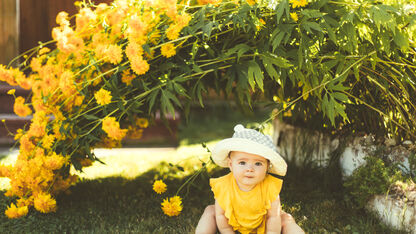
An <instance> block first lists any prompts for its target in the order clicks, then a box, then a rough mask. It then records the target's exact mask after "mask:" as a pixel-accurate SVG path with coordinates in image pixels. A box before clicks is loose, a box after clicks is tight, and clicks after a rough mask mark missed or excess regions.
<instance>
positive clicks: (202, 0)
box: [198, 0, 222, 5]
mask: <svg viewBox="0 0 416 234" xmlns="http://www.w3.org/2000/svg"><path fill="white" fill-rule="evenodd" d="M220 2H222V0H198V4H199V5H206V4H212V5H217V4H219V3H220Z"/></svg>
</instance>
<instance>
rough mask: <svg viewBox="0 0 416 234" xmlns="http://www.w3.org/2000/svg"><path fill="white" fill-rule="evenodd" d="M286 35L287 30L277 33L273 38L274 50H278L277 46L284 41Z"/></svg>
mask: <svg viewBox="0 0 416 234" xmlns="http://www.w3.org/2000/svg"><path fill="white" fill-rule="evenodd" d="M284 36H285V32H283V31H280V32H279V33H277V35H276V36H275V37H274V38H272V46H273V50H272V51H273V52H274V51H275V50H276V48H277V47H278V46H279V45H280V43H281V42H282V39H283V37H284Z"/></svg>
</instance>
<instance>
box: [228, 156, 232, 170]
mask: <svg viewBox="0 0 416 234" xmlns="http://www.w3.org/2000/svg"><path fill="white" fill-rule="evenodd" d="M227 163H228V168H230V171H233V169H231V165H232V162H231V158H230V157H228V158H227Z"/></svg>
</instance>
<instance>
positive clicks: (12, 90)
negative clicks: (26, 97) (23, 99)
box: [7, 89, 16, 95]
mask: <svg viewBox="0 0 416 234" xmlns="http://www.w3.org/2000/svg"><path fill="white" fill-rule="evenodd" d="M15 92H16V89H10V90H9V91H7V94H9V95H14V93H15Z"/></svg>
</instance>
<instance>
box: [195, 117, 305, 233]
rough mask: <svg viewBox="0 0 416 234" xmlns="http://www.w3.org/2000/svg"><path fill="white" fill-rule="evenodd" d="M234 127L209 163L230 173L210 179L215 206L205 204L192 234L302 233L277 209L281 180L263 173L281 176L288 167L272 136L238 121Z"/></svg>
mask: <svg viewBox="0 0 416 234" xmlns="http://www.w3.org/2000/svg"><path fill="white" fill-rule="evenodd" d="M234 131H235V132H234V134H233V136H232V138H227V139H224V140H222V141H220V142H218V143H217V145H215V147H214V149H213V150H212V159H213V160H214V162H215V163H216V164H217V165H219V166H221V167H228V168H230V171H231V172H230V173H229V174H227V175H225V176H222V177H220V178H215V179H211V180H210V185H211V189H212V191H213V193H214V197H215V204H214V205H210V206H207V207H206V208H205V211H204V213H203V214H202V216H201V219H200V220H199V222H198V225H197V227H196V233H197V234H205V233H216V232H217V230H218V231H219V232H220V233H235V231H238V232H239V233H242V234H245V233H281V232H282V233H304V232H303V231H302V229H301V228H300V227H299V226H298V225H297V224H296V222H295V220H294V219H293V218H292V217H291V216H290V215H289V214H287V213H285V212H283V211H281V206H280V198H279V193H280V190H281V188H282V183H283V181H282V180H281V179H278V178H276V177H274V176H272V175H270V174H268V172H269V173H273V174H277V175H281V176H284V175H285V174H286V169H287V165H286V162H285V161H284V159H283V158H282V157H281V156H280V155H279V154H278V153H277V150H276V147H275V145H274V144H273V142H272V140H271V138H270V137H269V136H265V135H263V134H262V133H260V132H258V131H256V130H253V129H246V128H244V127H243V126H242V125H237V126H235V127H234Z"/></svg>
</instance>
